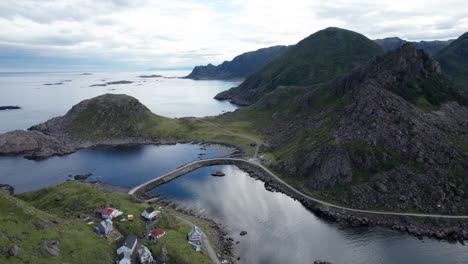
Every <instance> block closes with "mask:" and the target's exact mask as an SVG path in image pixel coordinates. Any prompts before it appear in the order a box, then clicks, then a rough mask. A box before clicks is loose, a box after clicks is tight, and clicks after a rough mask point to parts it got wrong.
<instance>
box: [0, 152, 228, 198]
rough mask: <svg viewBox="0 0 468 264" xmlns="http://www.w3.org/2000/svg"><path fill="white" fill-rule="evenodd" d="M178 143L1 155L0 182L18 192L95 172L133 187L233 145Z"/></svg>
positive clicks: (96, 177)
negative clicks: (30, 156)
mask: <svg viewBox="0 0 468 264" xmlns="http://www.w3.org/2000/svg"><path fill="white" fill-rule="evenodd" d="M200 147H201V146H199V145H191V144H177V145H169V146H152V145H147V146H132V147H118V148H110V147H107V148H97V149H88V150H81V151H78V152H76V153H73V154H70V155H67V156H62V157H52V158H49V159H47V160H43V161H33V160H27V159H24V158H23V157H22V156H3V157H2V156H0V183H4V184H5V183H6V184H10V185H12V186H13V187H15V189H16V190H15V193H20V192H26V191H31V190H37V189H40V188H42V187H45V186H48V185H50V184H54V183H58V182H63V181H66V180H67V179H69V177H68V175H76V174H85V173H89V172H91V173H93V176H91V177H90V178H88V180H90V181H92V180H100V181H104V182H107V183H112V184H118V185H122V186H127V187H134V186H136V185H138V184H141V183H143V182H145V181H147V180H149V179H152V178H154V177H156V176H158V175H160V174H163V173H165V172H168V171H171V170H173V169H175V168H177V167H179V166H181V165H183V164H185V163H188V162H190V161H194V160H197V159H198V154H199V153H204V154H205V155H204V156H203V158H214V157H221V156H225V155H228V154H230V153H231V152H232V149H231V148H227V147H224V146H220V145H210V146H205V148H206V150H200Z"/></svg>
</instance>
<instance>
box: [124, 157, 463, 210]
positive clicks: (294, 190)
mask: <svg viewBox="0 0 468 264" xmlns="http://www.w3.org/2000/svg"><path fill="white" fill-rule="evenodd" d="M211 161H214V162H217V163H219V164H226V163H228V162H229V161H238V162H244V163H247V164H249V165H253V166H257V167H259V168H261V169H262V170H264V171H265V172H266V173H268V175H270V176H271V177H272V178H273V179H275V180H276V181H277V182H279V183H281V184H283V185H284V186H286V187H288V188H290V189H291V190H292V191H293V192H295V193H296V194H298V195H300V196H302V197H303V198H305V199H308V200H310V201H313V202H316V203H318V204H321V205H326V206H329V207H332V208H336V209H342V210H346V211H349V212H356V213H366V214H378V215H393V216H414V217H433V218H446V219H468V216H465V215H438V214H417V213H401V212H385V211H372V210H361V209H354V208H349V207H344V206H340V205H336V204H332V203H328V202H325V201H322V200H319V199H317V198H314V197H311V196H308V195H306V194H304V193H302V192H300V191H299V190H297V189H296V188H294V187H292V186H291V185H289V184H288V183H286V182H285V181H283V180H282V179H281V178H279V177H278V176H276V175H275V174H274V173H273V172H271V171H270V170H269V169H268V168H266V167H265V166H263V165H262V164H259V163H258V162H256V161H252V160H245V159H240V158H213V159H204V160H197V161H193V162H190V163H187V164H185V165H184V166H181V167H179V168H177V169H175V170H173V171H171V172H168V173H165V174H163V175H160V176H158V177H156V178H154V179H152V180H150V181H147V182H146V183H143V184H141V185H138V186H136V187H134V188H132V189H131V190H130V191H129V192H128V194H130V195H133V194H134V193H135V192H136V191H137V190H138V189H140V188H142V187H144V186H145V185H147V184H150V183H151V182H153V181H155V180H157V179H159V178H162V177H165V176H167V175H170V174H172V173H174V172H177V171H179V170H183V169H187V168H189V167H191V166H193V165H195V164H197V163H207V162H211Z"/></svg>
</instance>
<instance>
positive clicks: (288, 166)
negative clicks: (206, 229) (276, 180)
mask: <svg viewBox="0 0 468 264" xmlns="http://www.w3.org/2000/svg"><path fill="white" fill-rule="evenodd" d="M290 90H291V91H289V90H285V91H280V90H278V91H275V93H280V92H283V93H282V94H281V95H283V94H292V93H298V94H299V95H297V96H295V97H294V96H293V97H292V98H288V97H285V96H277V97H275V96H273V94H271V95H270V96H269V97H268V98H273V99H277V98H281V97H282V98H284V99H283V100H291V102H294V103H290V104H289V105H290V107H288V108H284V109H279V110H277V111H276V112H274V114H273V115H272V118H276V119H275V121H274V122H272V123H273V125H271V126H270V127H267V128H264V129H262V130H261V132H262V133H264V134H265V135H266V136H267V137H268V139H269V141H270V147H269V148H268V149H267V150H266V151H270V152H275V151H276V150H277V149H280V150H284V149H288V150H289V152H285V151H282V152H281V151H280V153H283V154H282V155H281V156H278V157H276V160H277V163H276V165H275V169H276V170H277V171H279V172H280V173H281V174H282V175H284V176H285V177H290V178H293V179H294V180H295V181H300V182H302V183H303V186H304V187H305V188H307V189H308V190H312V191H314V193H316V195H317V196H318V197H320V198H321V199H322V200H328V201H331V202H333V203H337V204H342V205H345V206H347V207H351V208H359V209H367V208H382V209H384V210H387V211H409V210H416V211H420V212H428V213H446V214H462V215H463V214H466V213H467V212H468V207H467V203H466V201H467V199H468V196H467V195H466V193H467V191H468V190H467V185H466V173H465V171H466V170H467V168H468V163H467V155H466V152H465V150H464V145H463V143H462V142H465V141H466V139H467V136H468V135H467V131H468V108H467V107H466V103H465V102H466V100H465V99H466V98H464V96H463V95H462V94H461V93H460V92H459V91H458V90H457V89H456V88H454V86H453V85H452V84H451V83H450V82H449V81H448V80H447V79H446V78H445V77H444V76H443V75H442V74H441V69H440V67H439V64H438V63H437V61H435V60H434V59H433V58H432V57H430V56H428V55H427V54H425V53H424V52H423V51H421V50H418V49H416V48H415V47H414V46H413V45H411V44H405V45H404V46H402V47H400V48H399V49H397V50H395V51H393V52H389V53H387V54H385V55H382V56H379V57H377V58H375V59H374V60H372V61H371V62H369V63H368V64H367V65H365V66H362V67H360V68H357V69H355V70H353V71H352V72H351V73H349V74H348V75H346V76H344V77H341V78H337V79H335V80H334V81H331V82H328V83H326V84H323V85H319V86H314V87H310V88H304V89H303V90H300V92H297V89H296V90H294V89H290ZM327 93H328V95H327ZM324 94H325V95H326V96H328V97H325V96H324ZM268 98H265V99H263V100H262V101H261V102H259V103H258V104H257V105H254V106H252V107H253V109H259V111H263V112H265V111H266V110H267V109H268V108H267V107H270V105H274V103H268V100H269V99H268ZM324 100H326V101H325V102H324ZM273 102H275V101H273ZM421 102H424V103H421ZM282 104H284V102H282ZM317 105H322V107H317ZM273 109H274V108H273ZM247 110H249V114H250V115H254V114H255V111H253V110H252V109H247ZM431 110H432V111H431ZM273 111H274V110H273Z"/></svg>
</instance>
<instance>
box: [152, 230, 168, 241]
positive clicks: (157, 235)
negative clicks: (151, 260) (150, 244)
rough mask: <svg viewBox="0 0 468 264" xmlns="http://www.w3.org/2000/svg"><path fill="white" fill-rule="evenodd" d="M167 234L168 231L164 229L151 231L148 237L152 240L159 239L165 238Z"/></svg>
mask: <svg viewBox="0 0 468 264" xmlns="http://www.w3.org/2000/svg"><path fill="white" fill-rule="evenodd" d="M165 234H166V231H164V229H161V228H158V229H155V230H153V231H151V233H149V234H148V236H149V238H150V239H157V238H160V237H162V236H164V235H165Z"/></svg>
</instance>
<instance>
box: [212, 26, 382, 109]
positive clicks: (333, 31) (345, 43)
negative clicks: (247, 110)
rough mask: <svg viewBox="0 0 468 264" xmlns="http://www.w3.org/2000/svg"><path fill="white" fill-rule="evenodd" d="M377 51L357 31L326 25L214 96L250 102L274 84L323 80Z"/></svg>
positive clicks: (340, 73) (242, 102)
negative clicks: (241, 81) (244, 78)
mask: <svg viewBox="0 0 468 264" xmlns="http://www.w3.org/2000/svg"><path fill="white" fill-rule="evenodd" d="M380 53H382V50H381V48H380V47H379V46H378V45H377V44H375V43H374V42H372V41H371V40H369V39H368V38H366V37H365V36H363V35H361V34H358V33H355V32H352V31H348V30H344V29H340V28H327V29H324V30H321V31H318V32H316V33H314V34H312V35H310V36H309V37H307V38H305V39H303V40H302V41H300V42H299V43H298V44H296V45H295V46H294V47H292V48H291V49H289V50H288V51H287V52H286V53H284V54H283V55H282V56H280V57H278V58H276V59H275V60H273V61H271V62H270V63H268V64H267V65H265V66H264V67H263V68H262V69H261V70H259V71H258V72H256V73H254V74H253V75H251V76H249V77H248V78H247V79H246V80H245V81H244V82H243V83H242V84H241V85H240V86H238V87H235V88H232V89H230V90H228V91H224V92H221V93H219V94H217V95H216V97H215V98H216V99H220V100H231V102H233V103H235V104H238V105H250V104H252V103H255V102H257V101H258V100H259V99H260V98H261V97H262V96H263V95H265V94H267V93H268V92H271V91H273V90H274V89H276V88H277V87H278V86H282V85H305V84H316V83H321V82H325V81H328V80H331V79H333V78H335V77H337V76H339V75H343V74H345V73H347V72H348V71H350V70H351V69H352V68H354V67H356V66H359V65H361V64H362V63H365V62H367V61H368V60H370V59H371V58H372V57H374V56H375V55H377V54H380Z"/></svg>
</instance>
